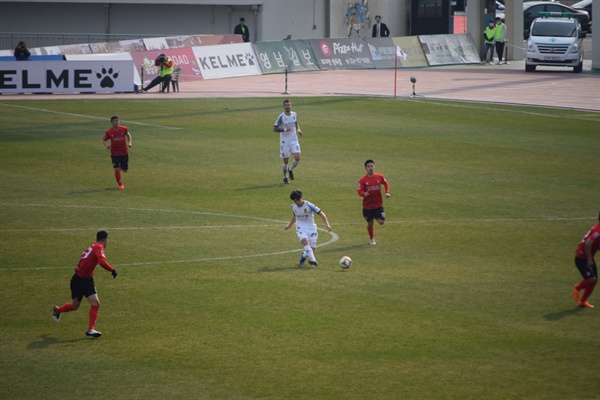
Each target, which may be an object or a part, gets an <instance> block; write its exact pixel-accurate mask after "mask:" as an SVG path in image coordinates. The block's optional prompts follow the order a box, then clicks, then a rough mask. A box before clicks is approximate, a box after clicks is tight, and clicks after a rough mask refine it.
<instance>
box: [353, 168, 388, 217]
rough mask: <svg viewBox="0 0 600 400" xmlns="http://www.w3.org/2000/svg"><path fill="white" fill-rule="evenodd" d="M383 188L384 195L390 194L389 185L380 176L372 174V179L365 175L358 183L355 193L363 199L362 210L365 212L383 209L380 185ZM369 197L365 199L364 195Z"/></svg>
mask: <svg viewBox="0 0 600 400" xmlns="http://www.w3.org/2000/svg"><path fill="white" fill-rule="evenodd" d="M382 184H383V186H384V187H385V193H389V192H390V185H389V184H388V181H386V180H385V178H384V177H383V175H381V174H377V173H375V174H373V176H372V177H370V176H369V175H365V176H363V177H362V178H360V181H358V187H357V188H356V191H357V192H358V195H359V196H361V197H362V198H363V208H365V209H367V210H376V209H378V208H381V207H383V197H382V196H381V185H382ZM366 192H369V195H368V196H367V197H365V193H366Z"/></svg>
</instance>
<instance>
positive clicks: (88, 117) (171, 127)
mask: <svg viewBox="0 0 600 400" xmlns="http://www.w3.org/2000/svg"><path fill="white" fill-rule="evenodd" d="M0 106H3V107H15V108H22V109H25V110H31V111H39V112H47V113H51V114H59V115H68V116H71V117H78V118H87V119H99V120H103V121H109V118H110V117H94V116H92V115H82V114H75V113H68V112H63V111H54V110H48V109H45V108H36V107H27V106H19V105H16V104H6V103H4V102H0ZM121 121H123V122H127V124H128V125H140V126H150V127H153V128H160V129H172V130H179V129H183V128H179V127H174V126H162V125H154V124H146V123H143V122H136V121H129V120H121Z"/></svg>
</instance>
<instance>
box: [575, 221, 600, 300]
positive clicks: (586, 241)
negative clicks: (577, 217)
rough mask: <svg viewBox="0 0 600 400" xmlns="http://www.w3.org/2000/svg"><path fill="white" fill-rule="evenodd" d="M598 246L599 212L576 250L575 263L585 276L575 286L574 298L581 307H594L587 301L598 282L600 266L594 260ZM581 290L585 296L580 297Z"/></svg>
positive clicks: (599, 242) (599, 237)
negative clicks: (596, 219) (596, 220)
mask: <svg viewBox="0 0 600 400" xmlns="http://www.w3.org/2000/svg"><path fill="white" fill-rule="evenodd" d="M598 248H600V214H598V223H597V224H596V225H594V226H593V227H592V229H590V230H589V231H588V233H586V234H585V236H584V237H583V240H582V241H581V242H579V245H578V246H577V251H576V252H575V265H576V266H577V269H578V270H579V273H581V276H582V277H583V280H582V281H581V282H579V283H578V284H577V285H575V286H574V287H573V300H575V301H576V302H577V305H579V307H587V308H594V306H593V305H591V304H590V303H588V302H587V299H588V298H589V297H590V295H591V294H592V292H593V291H594V288H595V287H596V283H597V282H598V267H597V266H596V261H595V260H594V255H595V254H596V252H597V251H598ZM581 290H585V291H584V292H583V296H581V298H579V294H580V291H581Z"/></svg>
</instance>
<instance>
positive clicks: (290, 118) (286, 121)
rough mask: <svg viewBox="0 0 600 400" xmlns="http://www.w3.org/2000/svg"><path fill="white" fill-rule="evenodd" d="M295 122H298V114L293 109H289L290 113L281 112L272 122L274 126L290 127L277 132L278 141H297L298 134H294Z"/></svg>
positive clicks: (287, 142)
mask: <svg viewBox="0 0 600 400" xmlns="http://www.w3.org/2000/svg"><path fill="white" fill-rule="evenodd" d="M296 122H298V116H297V115H296V113H295V112H294V111H290V115H287V114H286V113H285V112H282V113H281V114H280V115H279V117H277V120H276V121H275V123H274V124H273V126H274V127H276V128H280V129H286V128H287V127H290V128H292V129H291V130H289V131H287V132H279V141H280V142H281V144H288V145H289V144H292V143H298V135H297V134H296Z"/></svg>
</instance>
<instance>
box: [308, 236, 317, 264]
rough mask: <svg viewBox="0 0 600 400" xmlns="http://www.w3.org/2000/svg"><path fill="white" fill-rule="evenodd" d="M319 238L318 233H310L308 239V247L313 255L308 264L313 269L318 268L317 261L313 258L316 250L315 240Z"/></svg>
mask: <svg viewBox="0 0 600 400" xmlns="http://www.w3.org/2000/svg"><path fill="white" fill-rule="evenodd" d="M318 237H319V233H318V232H317V231H314V232H311V234H310V237H309V239H308V246H309V247H310V250H311V252H312V254H313V260H309V261H308V263H309V264H311V265H314V266H315V267H318V266H319V263H318V262H317V259H316V257H315V251H316V250H317V238H318Z"/></svg>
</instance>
